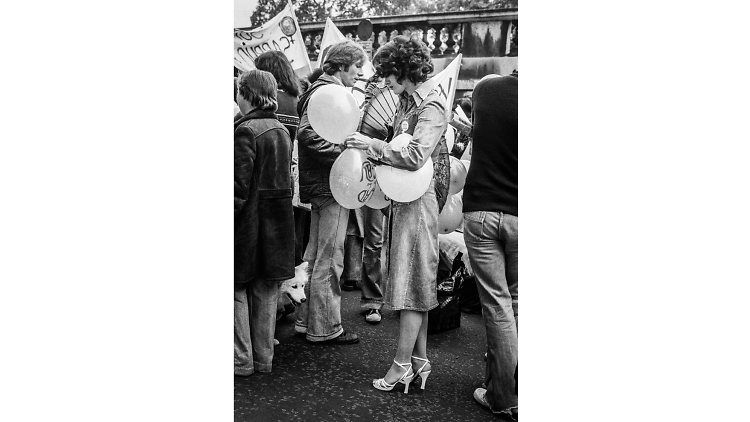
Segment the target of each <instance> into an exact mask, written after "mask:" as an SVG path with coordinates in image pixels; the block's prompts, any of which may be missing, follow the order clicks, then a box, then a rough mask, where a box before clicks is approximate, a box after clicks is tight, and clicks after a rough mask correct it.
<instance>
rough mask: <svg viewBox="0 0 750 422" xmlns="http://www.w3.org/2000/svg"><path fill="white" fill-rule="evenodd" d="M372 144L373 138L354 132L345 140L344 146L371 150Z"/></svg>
mask: <svg viewBox="0 0 750 422" xmlns="http://www.w3.org/2000/svg"><path fill="white" fill-rule="evenodd" d="M371 142H372V138H370V137H369V136H366V135H363V134H361V133H359V132H354V133H351V134H349V135H348V136H347V137H346V139H345V140H344V146H345V147H347V148H356V149H363V150H367V149H368V148H370V143H371Z"/></svg>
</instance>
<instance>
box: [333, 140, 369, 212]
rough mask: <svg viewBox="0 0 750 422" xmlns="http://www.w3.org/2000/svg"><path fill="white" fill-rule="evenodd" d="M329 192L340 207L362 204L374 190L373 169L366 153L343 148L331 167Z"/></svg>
mask: <svg viewBox="0 0 750 422" xmlns="http://www.w3.org/2000/svg"><path fill="white" fill-rule="evenodd" d="M329 181H330V185H331V193H332V194H333V198H334V199H336V202H338V203H339V204H340V205H341V206H342V207H344V208H348V209H350V210H354V209H357V208H360V207H361V206H363V205H364V204H365V203H366V202H367V201H368V200H369V199H370V198H371V197H372V194H373V192H374V191H375V170H374V166H373V165H372V163H371V162H369V161H368V160H367V154H366V153H365V152H364V151H362V150H360V149H354V148H347V149H345V150H344V151H343V152H342V153H341V155H339V156H338V158H336V161H334V163H333V167H331V175H330V178H329Z"/></svg>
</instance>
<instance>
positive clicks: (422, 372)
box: [411, 356, 432, 390]
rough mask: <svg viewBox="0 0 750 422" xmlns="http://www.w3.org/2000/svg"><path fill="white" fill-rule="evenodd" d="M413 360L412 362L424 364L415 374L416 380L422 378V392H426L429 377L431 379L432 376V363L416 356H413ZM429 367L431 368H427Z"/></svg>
mask: <svg viewBox="0 0 750 422" xmlns="http://www.w3.org/2000/svg"><path fill="white" fill-rule="evenodd" d="M411 358H412V360H419V361H422V362H424V363H423V364H422V366H421V367H420V368H419V369H417V371H416V372H415V373H414V378H416V377H422V390H424V386H425V384H427V377H429V376H430V374H431V373H432V365H430V361H429V360H427V359H422V358H418V357H416V356H412V357H411ZM427 365H430V366H427ZM413 367H414V365H413V364H412V368H413Z"/></svg>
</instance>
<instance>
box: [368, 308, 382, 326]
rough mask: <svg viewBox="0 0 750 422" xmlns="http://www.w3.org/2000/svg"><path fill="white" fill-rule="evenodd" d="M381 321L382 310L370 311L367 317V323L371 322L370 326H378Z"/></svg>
mask: <svg viewBox="0 0 750 422" xmlns="http://www.w3.org/2000/svg"><path fill="white" fill-rule="evenodd" d="M381 319H382V317H381V315H380V310H378V309H370V310H369V311H368V312H367V315H366V316H365V321H367V322H369V323H370V324H377V323H379V322H380V320H381Z"/></svg>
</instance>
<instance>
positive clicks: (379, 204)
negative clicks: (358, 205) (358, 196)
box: [365, 179, 391, 210]
mask: <svg viewBox="0 0 750 422" xmlns="http://www.w3.org/2000/svg"><path fill="white" fill-rule="evenodd" d="M390 204H391V198H389V197H387V196H386V195H385V193H383V189H380V185H379V184H378V181H377V179H376V180H375V190H374V191H373V192H372V196H371V197H370V199H369V200H368V201H367V202H366V203H365V205H366V206H368V207H370V208H372V209H376V210H381V209H383V208H385V207H387V206H388V205H390Z"/></svg>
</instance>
